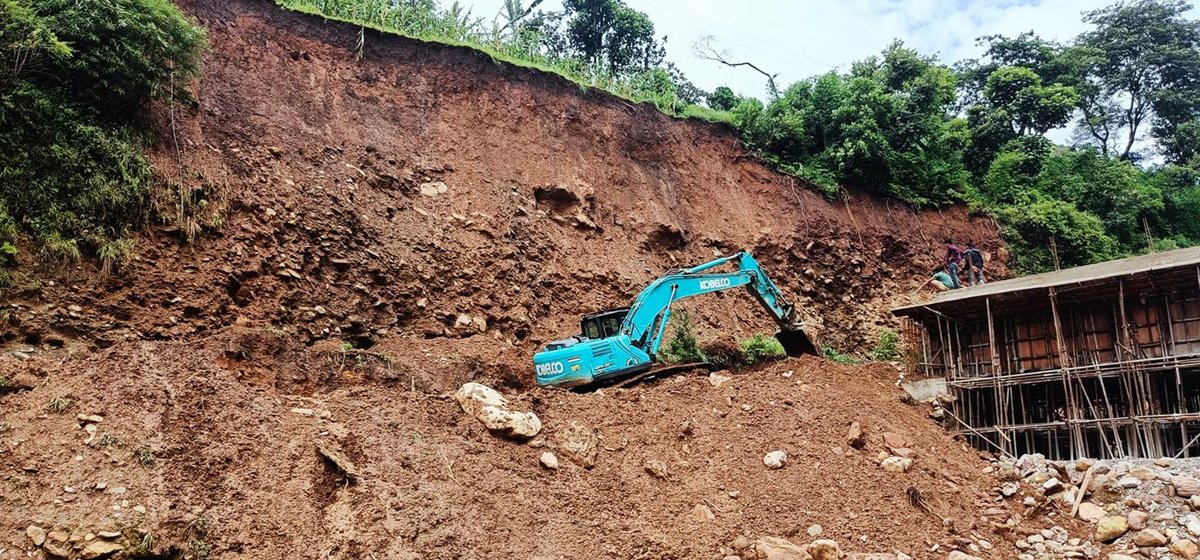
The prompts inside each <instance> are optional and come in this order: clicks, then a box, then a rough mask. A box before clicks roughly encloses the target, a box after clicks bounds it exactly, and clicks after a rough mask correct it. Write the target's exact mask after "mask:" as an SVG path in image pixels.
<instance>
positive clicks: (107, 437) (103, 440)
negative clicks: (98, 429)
mask: <svg viewBox="0 0 1200 560" xmlns="http://www.w3.org/2000/svg"><path fill="white" fill-rule="evenodd" d="M88 445H90V446H92V447H93V448H95V449H100V448H102V447H120V446H121V440H119V439H117V438H116V436H113V435H112V434H104V435H103V436H100V437H99V438H98V439H96V440H95V441H93V442H92V443H90V444H88Z"/></svg>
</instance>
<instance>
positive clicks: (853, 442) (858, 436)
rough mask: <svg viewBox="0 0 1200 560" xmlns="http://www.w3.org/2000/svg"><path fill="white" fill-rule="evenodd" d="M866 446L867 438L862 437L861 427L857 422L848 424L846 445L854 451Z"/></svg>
mask: <svg viewBox="0 0 1200 560" xmlns="http://www.w3.org/2000/svg"><path fill="white" fill-rule="evenodd" d="M866 444H867V438H866V437H865V436H864V435H863V431H862V426H860V425H858V422H851V423H850V431H849V432H848V433H847V434H846V445H849V446H850V447H853V448H855V449H862V448H863V446H864V445H866Z"/></svg>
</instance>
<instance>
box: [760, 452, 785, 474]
mask: <svg viewBox="0 0 1200 560" xmlns="http://www.w3.org/2000/svg"><path fill="white" fill-rule="evenodd" d="M785 463H787V453H785V452H783V451H772V452H770V453H767V454H766V455H764V456H763V465H766V467H767V468H768V469H772V470H774V469H782V468H783V465H784V464H785Z"/></svg>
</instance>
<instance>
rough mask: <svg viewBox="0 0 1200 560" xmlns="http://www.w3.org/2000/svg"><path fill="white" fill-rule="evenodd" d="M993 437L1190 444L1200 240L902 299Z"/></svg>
mask: <svg viewBox="0 0 1200 560" xmlns="http://www.w3.org/2000/svg"><path fill="white" fill-rule="evenodd" d="M894 312H895V313H896V314H897V315H898V316H901V317H905V318H907V319H909V320H911V321H912V325H911V327H910V328H909V329H908V333H909V334H910V336H909V339H910V342H911V344H912V346H913V347H914V348H917V349H919V350H918V351H917V355H918V360H919V362H918V363H917V364H916V366H917V367H916V369H917V370H918V371H919V372H920V373H922V374H924V375H925V376H936V377H942V378H944V379H945V380H946V383H947V385H948V387H949V388H950V391H951V393H952V394H953V396H954V397H955V399H956V401H955V403H954V410H955V414H956V417H955V420H956V426H955V430H956V431H957V432H958V433H960V434H962V435H964V436H965V437H967V438H968V439H969V440H971V441H972V443H973V444H974V445H975V446H976V447H978V448H980V449H988V450H991V451H997V450H998V451H1002V452H1005V453H1009V454H1015V455H1021V454H1026V453H1041V454H1044V455H1046V456H1047V457H1049V458H1053V459H1075V458H1080V457H1098V458H1113V457H1147V458H1156V457H1163V456H1167V457H1173V456H1182V457H1190V456H1195V455H1197V454H1200V447H1195V444H1196V438H1197V436H1200V375H1198V374H1200V370H1198V369H1197V368H1198V366H1200V250H1198V249H1180V250H1176V251H1170V252H1165V253H1158V254H1151V255H1145V256H1141V257H1134V258H1128V259H1122V260H1117V261H1110V262H1106V263H1101V264H1096V265H1091V266H1084V267H1079V268H1074V269H1069V270H1061V271H1057V272H1050V273H1045V274H1039V275H1035V276H1026V277H1022V278H1015V279H1011V280H1005V281H1001V282H994V283H991V284H986V285H983V286H975V287H971V288H968V289H964V290H957V291H951V292H946V293H943V294H940V295H939V296H938V297H936V298H934V299H933V300H931V301H929V302H926V303H921V304H917V305H909V306H904V307H899V308H897V309H895V310H894Z"/></svg>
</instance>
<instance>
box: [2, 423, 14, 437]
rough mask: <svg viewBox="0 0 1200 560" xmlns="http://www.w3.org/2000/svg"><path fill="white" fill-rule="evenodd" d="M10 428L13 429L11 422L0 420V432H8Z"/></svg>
mask: <svg viewBox="0 0 1200 560" xmlns="http://www.w3.org/2000/svg"><path fill="white" fill-rule="evenodd" d="M12 429H13V425H12V422H9V421H7V420H6V421H4V422H0V434H6V433H8V432H11V431H12Z"/></svg>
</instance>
